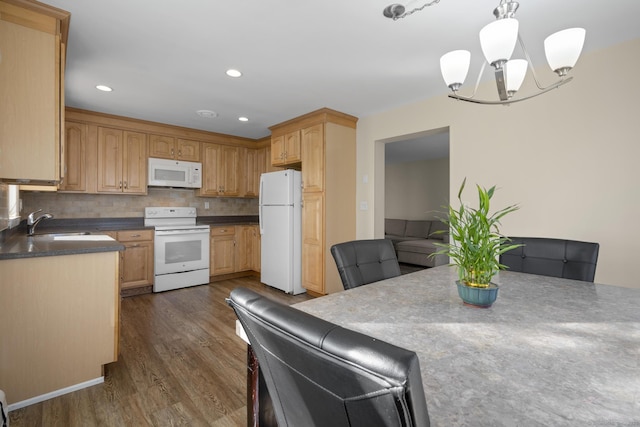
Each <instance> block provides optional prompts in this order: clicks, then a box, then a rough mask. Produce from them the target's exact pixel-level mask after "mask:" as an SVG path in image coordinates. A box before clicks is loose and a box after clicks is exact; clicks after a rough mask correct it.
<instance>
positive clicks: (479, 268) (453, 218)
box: [433, 178, 522, 307]
mask: <svg viewBox="0 0 640 427" xmlns="http://www.w3.org/2000/svg"><path fill="white" fill-rule="evenodd" d="M466 181H467V179H466V178H465V179H464V180H463V181H462V185H461V186H460V190H459V191H458V200H459V201H460V207H459V208H457V209H455V208H453V207H452V206H451V205H449V207H448V216H447V217H446V218H442V219H441V220H442V221H443V222H444V223H445V224H447V225H449V230H443V231H442V232H443V233H446V232H449V233H450V240H449V242H448V243H436V245H437V246H439V247H440V248H441V249H440V250H438V251H437V252H435V253H434V254H433V255H434V256H435V255H437V254H445V255H447V256H449V258H450V262H451V264H450V265H455V266H457V267H458V277H459V280H458V281H457V282H456V284H457V286H458V295H460V298H462V300H463V301H464V302H465V303H467V304H471V305H474V306H478V307H490V306H491V304H493V302H494V301H495V300H496V298H497V296H498V286H497V285H496V284H494V283H491V279H492V278H493V276H494V275H495V274H496V273H497V272H498V271H499V270H504V269H505V268H506V266H504V265H502V264H500V262H499V257H500V255H501V254H503V253H505V252H507V251H510V250H511V249H514V248H517V247H519V246H522V245H515V244H510V243H509V242H510V240H509V238H508V237H505V236H503V235H501V234H500V230H499V229H498V225H499V224H500V219H501V218H502V217H504V216H505V215H507V214H508V213H511V212H513V211H515V210H517V209H518V208H519V207H518V206H517V205H511V206H508V207H506V208H504V209H501V210H499V211H497V212H494V213H493V214H490V213H489V209H490V203H491V198H492V197H493V194H494V192H495V190H496V187H495V186H493V187H491V188H489V189H488V190H487V189H485V188H483V187H480V186H479V185H476V187H477V188H478V208H477V209H476V208H472V207H470V206H465V204H464V203H463V202H462V192H463V190H464V187H465V184H466Z"/></svg>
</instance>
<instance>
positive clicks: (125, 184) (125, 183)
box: [124, 181, 128, 190]
mask: <svg viewBox="0 0 640 427" xmlns="http://www.w3.org/2000/svg"><path fill="white" fill-rule="evenodd" d="M124 188H125V190H126V189H127V188H128V187H127V181H125V182H124Z"/></svg>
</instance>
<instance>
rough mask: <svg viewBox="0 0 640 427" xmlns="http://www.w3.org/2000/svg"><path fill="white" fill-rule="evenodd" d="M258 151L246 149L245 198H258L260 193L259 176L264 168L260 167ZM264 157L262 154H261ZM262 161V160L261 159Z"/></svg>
mask: <svg viewBox="0 0 640 427" xmlns="http://www.w3.org/2000/svg"><path fill="white" fill-rule="evenodd" d="M259 151H260V150H257V149H253V148H248V149H247V150H246V154H245V170H246V178H245V192H244V195H245V197H258V195H259V192H260V174H262V172H263V169H264V167H261V165H260V159H259ZM262 154H263V155H264V152H262ZM263 160H264V158H263Z"/></svg>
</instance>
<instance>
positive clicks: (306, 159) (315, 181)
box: [301, 124, 325, 192]
mask: <svg viewBox="0 0 640 427" xmlns="http://www.w3.org/2000/svg"><path fill="white" fill-rule="evenodd" d="M301 133H302V144H301V145H302V165H303V167H302V190H303V191H305V192H310V191H323V190H324V173H325V170H324V164H325V161H324V156H325V153H324V151H325V150H324V146H325V144H324V124H318V125H315V126H310V127H308V128H304V129H302V132H301Z"/></svg>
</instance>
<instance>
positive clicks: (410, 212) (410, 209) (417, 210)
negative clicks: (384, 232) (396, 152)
mask: <svg viewBox="0 0 640 427" xmlns="http://www.w3.org/2000/svg"><path fill="white" fill-rule="evenodd" d="M448 204H449V159H448V158H445V159H435V160H422V161H418V162H407V163H395V164H388V165H386V170H385V213H384V215H385V217H386V218H400V219H434V218H438V217H440V216H442V211H443V206H446V205H448Z"/></svg>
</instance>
